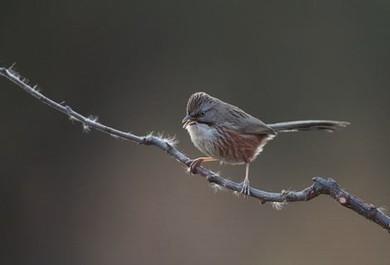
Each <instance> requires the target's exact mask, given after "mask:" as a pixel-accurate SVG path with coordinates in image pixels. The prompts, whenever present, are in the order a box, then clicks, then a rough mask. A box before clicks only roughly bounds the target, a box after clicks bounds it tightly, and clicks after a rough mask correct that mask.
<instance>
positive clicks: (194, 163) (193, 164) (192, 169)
mask: <svg viewBox="0 0 390 265" xmlns="http://www.w3.org/2000/svg"><path fill="white" fill-rule="evenodd" d="M200 164H202V160H201V159H194V160H192V161H191V163H190V165H189V166H188V169H187V172H188V173H190V174H191V175H194V174H196V173H197V171H196V167H197V166H200Z"/></svg>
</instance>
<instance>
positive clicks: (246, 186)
mask: <svg viewBox="0 0 390 265" xmlns="http://www.w3.org/2000/svg"><path fill="white" fill-rule="evenodd" d="M250 188H251V187H250V185H249V181H246V180H244V181H243V182H242V188H241V193H242V194H244V195H247V196H250V195H251V192H250Z"/></svg>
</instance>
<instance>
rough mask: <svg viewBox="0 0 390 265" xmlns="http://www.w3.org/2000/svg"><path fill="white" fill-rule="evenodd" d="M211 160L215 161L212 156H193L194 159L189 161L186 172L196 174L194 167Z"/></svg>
mask: <svg viewBox="0 0 390 265" xmlns="http://www.w3.org/2000/svg"><path fill="white" fill-rule="evenodd" d="M211 161H216V159H215V158H212V157H210V156H202V157H198V158H195V159H194V160H192V161H191V163H190V165H189V166H188V170H187V171H188V173H190V174H191V175H193V174H196V173H197V171H196V167H197V166H200V165H202V163H203V162H211Z"/></svg>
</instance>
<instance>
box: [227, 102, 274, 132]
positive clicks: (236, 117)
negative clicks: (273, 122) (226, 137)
mask: <svg viewBox="0 0 390 265" xmlns="http://www.w3.org/2000/svg"><path fill="white" fill-rule="evenodd" d="M230 110H231V111H229V113H228V116H229V118H228V119H227V123H228V126H229V125H230V126H231V127H232V128H234V129H236V130H238V131H239V132H240V133H244V134H275V131H274V130H273V129H272V128H271V127H269V126H268V125H267V124H265V123H264V122H262V121H261V120H259V119H257V118H255V117H253V116H252V115H249V114H248V113H246V112H245V111H243V110H241V109H239V108H237V107H234V106H233V108H230Z"/></svg>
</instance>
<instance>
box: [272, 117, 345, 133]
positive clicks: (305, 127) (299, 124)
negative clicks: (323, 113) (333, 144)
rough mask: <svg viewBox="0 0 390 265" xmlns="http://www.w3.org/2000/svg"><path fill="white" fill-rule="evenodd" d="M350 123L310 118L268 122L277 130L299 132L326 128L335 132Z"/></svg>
mask: <svg viewBox="0 0 390 265" xmlns="http://www.w3.org/2000/svg"><path fill="white" fill-rule="evenodd" d="M349 124H350V123H349V122H346V121H326V120H308V121H289V122H279V123H274V124H268V126H270V127H271V128H272V129H273V130H275V131H276V132H297V131H316V130H325V131H328V132H333V131H335V130H338V129H341V128H344V127H346V126H348V125H349Z"/></svg>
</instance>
